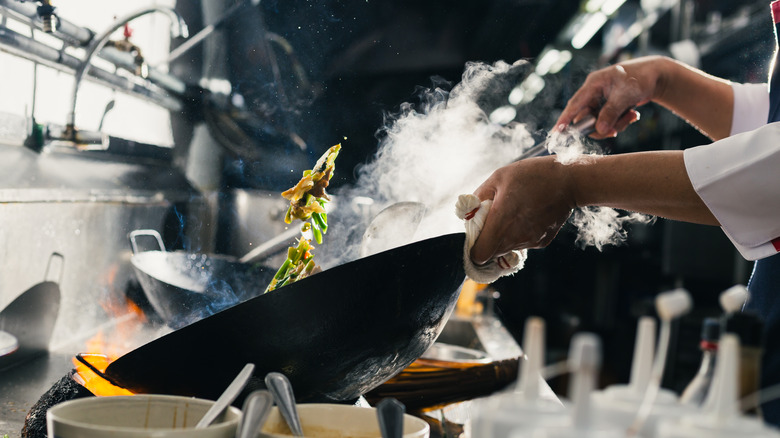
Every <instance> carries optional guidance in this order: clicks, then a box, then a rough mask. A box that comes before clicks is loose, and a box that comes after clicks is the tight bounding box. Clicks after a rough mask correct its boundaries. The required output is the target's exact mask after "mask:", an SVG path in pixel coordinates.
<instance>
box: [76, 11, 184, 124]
mask: <svg viewBox="0 0 780 438" xmlns="http://www.w3.org/2000/svg"><path fill="white" fill-rule="evenodd" d="M155 12H161V13H164V14H166V15H168V16H169V17H171V20H172V23H171V33H172V36H174V37H176V36H182V37H185V38H186V37H187V35H188V30H187V24H186V23H185V22H184V19H183V18H182V16H181V15H180V14H179V13H178V12H177V11H176V10H174V9H172V8H166V7H159V6H157V7H150V8H145V9H141V10H140V11H137V12H133V13H131V14H129V15H127V16H125V17H123V18H121V19H119V20H117V21H116V23H114V24H113V25H111V26H110V27H109V28H108V29H106V30H105V31H103V33H101V34H99V35H97V36H96V37H95V38H94V40H93V41H92V42H91V43H90V45H89V48H87V50H86V53H85V55H84V59H83V61H82V62H81V64H80V65H79V67H78V68H77V69H76V72H75V73H74V77H75V78H74V81H73V92H72V94H71V104H70V113H69V114H68V123H67V125H66V126H67V127H68V129H70V130H71V131H72V132H73V133H75V129H76V99H77V98H78V92H79V87H80V86H81V81H82V80H83V79H84V76H86V74H87V72H88V71H89V70H90V66H91V61H92V58H93V57H94V56H95V54H97V53H98V52H100V50H101V49H102V48H103V47H104V46H105V45H106V43H107V42H108V40H109V38H110V37H111V35H112V34H113V33H114V32H116V31H117V30H118V29H119V28H121V27H122V26H124V25H125V24H126V23H129V22H131V21H133V20H135V19H136V18H139V17H142V16H144V15H148V14H151V13H155ZM74 137H75V136H74Z"/></svg>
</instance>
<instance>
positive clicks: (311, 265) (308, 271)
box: [304, 258, 316, 274]
mask: <svg viewBox="0 0 780 438" xmlns="http://www.w3.org/2000/svg"><path fill="white" fill-rule="evenodd" d="M315 266H316V265H315V264H314V259H313V258H310V259H309V261H308V263H306V267H305V268H304V271H305V272H306V274H311V271H313V270H314V267H315Z"/></svg>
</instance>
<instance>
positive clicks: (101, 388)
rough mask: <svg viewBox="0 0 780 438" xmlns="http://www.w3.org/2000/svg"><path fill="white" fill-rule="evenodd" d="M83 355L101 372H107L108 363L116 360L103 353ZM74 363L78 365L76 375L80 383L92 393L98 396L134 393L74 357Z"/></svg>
mask: <svg viewBox="0 0 780 438" xmlns="http://www.w3.org/2000/svg"><path fill="white" fill-rule="evenodd" d="M81 357H82V358H83V359H84V360H86V361H87V362H89V364H90V365H92V366H93V367H95V368H96V369H97V370H98V371H100V372H101V373H103V372H105V371H106V368H108V364H110V363H111V361H112V360H114V359H109V358H108V356H104V355H102V354H82V355H81ZM73 364H74V365H75V366H76V374H75V375H74V376H76V377H77V381H78V383H79V384H81V385H82V386H83V387H85V388H87V389H88V390H89V392H91V393H92V394H94V395H96V396H110V395H133V393H132V392H130V391H128V390H127V389H124V388H121V387H119V386H116V385H113V384H112V383H111V382H109V381H108V380H106V379H104V378H103V376H101V375H100V374H98V373H96V372H95V371H93V370H92V369H90V368H89V367H88V366H87V365H85V364H83V363H81V362H80V361H79V360H78V359H76V358H73Z"/></svg>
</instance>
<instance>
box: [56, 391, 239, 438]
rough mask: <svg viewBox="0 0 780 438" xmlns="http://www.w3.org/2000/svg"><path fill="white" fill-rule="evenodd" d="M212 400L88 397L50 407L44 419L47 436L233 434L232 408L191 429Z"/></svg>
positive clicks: (199, 437)
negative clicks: (201, 425)
mask: <svg viewBox="0 0 780 438" xmlns="http://www.w3.org/2000/svg"><path fill="white" fill-rule="evenodd" d="M213 404H214V402H213V401H210V400H203V399H197V398H192V397H179V396H171V395H133V396H116V397H88V398H80V399H76V400H71V401H67V402H64V403H60V404H58V405H55V406H53V407H51V408H50V409H49V411H48V412H47V413H46V422H47V426H48V434H49V438H55V437H56V438H105V437H112V438H115V437H116V438H152V437H153V438H169V437H170V438H183V437H191V438H233V437H234V436H235V434H236V428H237V427H238V422H239V420H240V419H241V411H240V410H239V409H236V408H234V407H230V409H228V411H227V412H226V413H225V415H223V416H222V418H221V419H219V418H218V419H217V421H215V422H214V423H212V424H211V425H210V426H209V427H205V428H203V429H195V425H196V424H197V423H198V421H200V419H201V418H202V417H203V415H204V414H205V413H206V411H208V409H209V408H210V407H211V405H213Z"/></svg>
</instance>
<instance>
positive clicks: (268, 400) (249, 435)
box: [236, 389, 274, 438]
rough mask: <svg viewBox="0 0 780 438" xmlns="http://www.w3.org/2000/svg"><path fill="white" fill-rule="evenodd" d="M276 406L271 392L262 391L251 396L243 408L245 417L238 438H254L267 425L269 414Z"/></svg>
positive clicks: (237, 434) (242, 419)
mask: <svg viewBox="0 0 780 438" xmlns="http://www.w3.org/2000/svg"><path fill="white" fill-rule="evenodd" d="M273 405H274V397H273V395H271V393H270V392H268V391H266V390H264V389H260V390H257V391H254V392H252V393H251V394H249V395H248V396H247V398H246V400H244V406H243V407H242V408H241V411H242V412H243V415H242V417H241V423H239V425H238V429H236V438H254V437H256V436H257V434H258V432H259V431H260V429H261V428H262V427H263V425H264V424H265V420H266V419H267V418H268V413H269V412H270V411H271V407H272V406H273Z"/></svg>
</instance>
